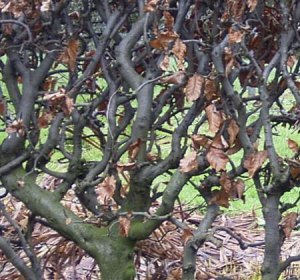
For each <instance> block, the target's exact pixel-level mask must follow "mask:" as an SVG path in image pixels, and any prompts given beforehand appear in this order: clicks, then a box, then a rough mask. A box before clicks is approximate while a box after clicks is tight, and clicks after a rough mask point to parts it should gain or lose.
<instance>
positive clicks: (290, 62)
mask: <svg viewBox="0 0 300 280" xmlns="http://www.w3.org/2000/svg"><path fill="white" fill-rule="evenodd" d="M297 62H298V59H297V57H296V56H295V55H290V56H289V57H288V60H287V62H286V64H287V66H288V67H290V68H293V66H294V65H295V64H296V63H297Z"/></svg>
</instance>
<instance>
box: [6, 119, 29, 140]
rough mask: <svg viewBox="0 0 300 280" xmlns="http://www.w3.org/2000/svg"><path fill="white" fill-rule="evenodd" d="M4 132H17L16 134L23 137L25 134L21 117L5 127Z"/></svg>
mask: <svg viewBox="0 0 300 280" xmlns="http://www.w3.org/2000/svg"><path fill="white" fill-rule="evenodd" d="M6 132H7V133H8V134H10V133H15V132H16V133H17V135H18V136H20V137H23V136H24V135H25V126H24V124H23V120H22V119H18V120H14V121H13V122H12V123H11V124H10V125H9V126H8V127H7V128H6Z"/></svg>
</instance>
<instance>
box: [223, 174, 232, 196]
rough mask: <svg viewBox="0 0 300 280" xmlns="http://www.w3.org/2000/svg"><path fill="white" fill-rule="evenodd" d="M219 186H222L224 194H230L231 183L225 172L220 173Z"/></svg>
mask: <svg viewBox="0 0 300 280" xmlns="http://www.w3.org/2000/svg"><path fill="white" fill-rule="evenodd" d="M220 185H221V186H222V188H223V189H224V191H225V192H227V193H229V194H230V193H231V189H232V181H231V179H230V178H229V177H228V175H227V173H226V172H222V174H221V177H220Z"/></svg>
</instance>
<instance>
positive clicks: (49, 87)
mask: <svg viewBox="0 0 300 280" xmlns="http://www.w3.org/2000/svg"><path fill="white" fill-rule="evenodd" d="M56 82H57V79H55V78H52V77H49V78H47V79H46V80H45V81H44V83H43V85H42V88H43V90H45V91H53V90H54V87H55V85H56Z"/></svg>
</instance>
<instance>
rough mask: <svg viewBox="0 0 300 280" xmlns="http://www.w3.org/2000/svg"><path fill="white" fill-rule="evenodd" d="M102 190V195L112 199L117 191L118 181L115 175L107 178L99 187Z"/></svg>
mask: <svg viewBox="0 0 300 280" xmlns="http://www.w3.org/2000/svg"><path fill="white" fill-rule="evenodd" d="M99 187H100V188H102V192H101V194H102V195H104V196H105V197H107V198H112V197H113V195H114V192H115V189H116V179H115V177H114V176H113V175H111V176H107V177H106V178H105V179H104V180H103V182H102V183H101V184H100V185H99Z"/></svg>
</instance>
